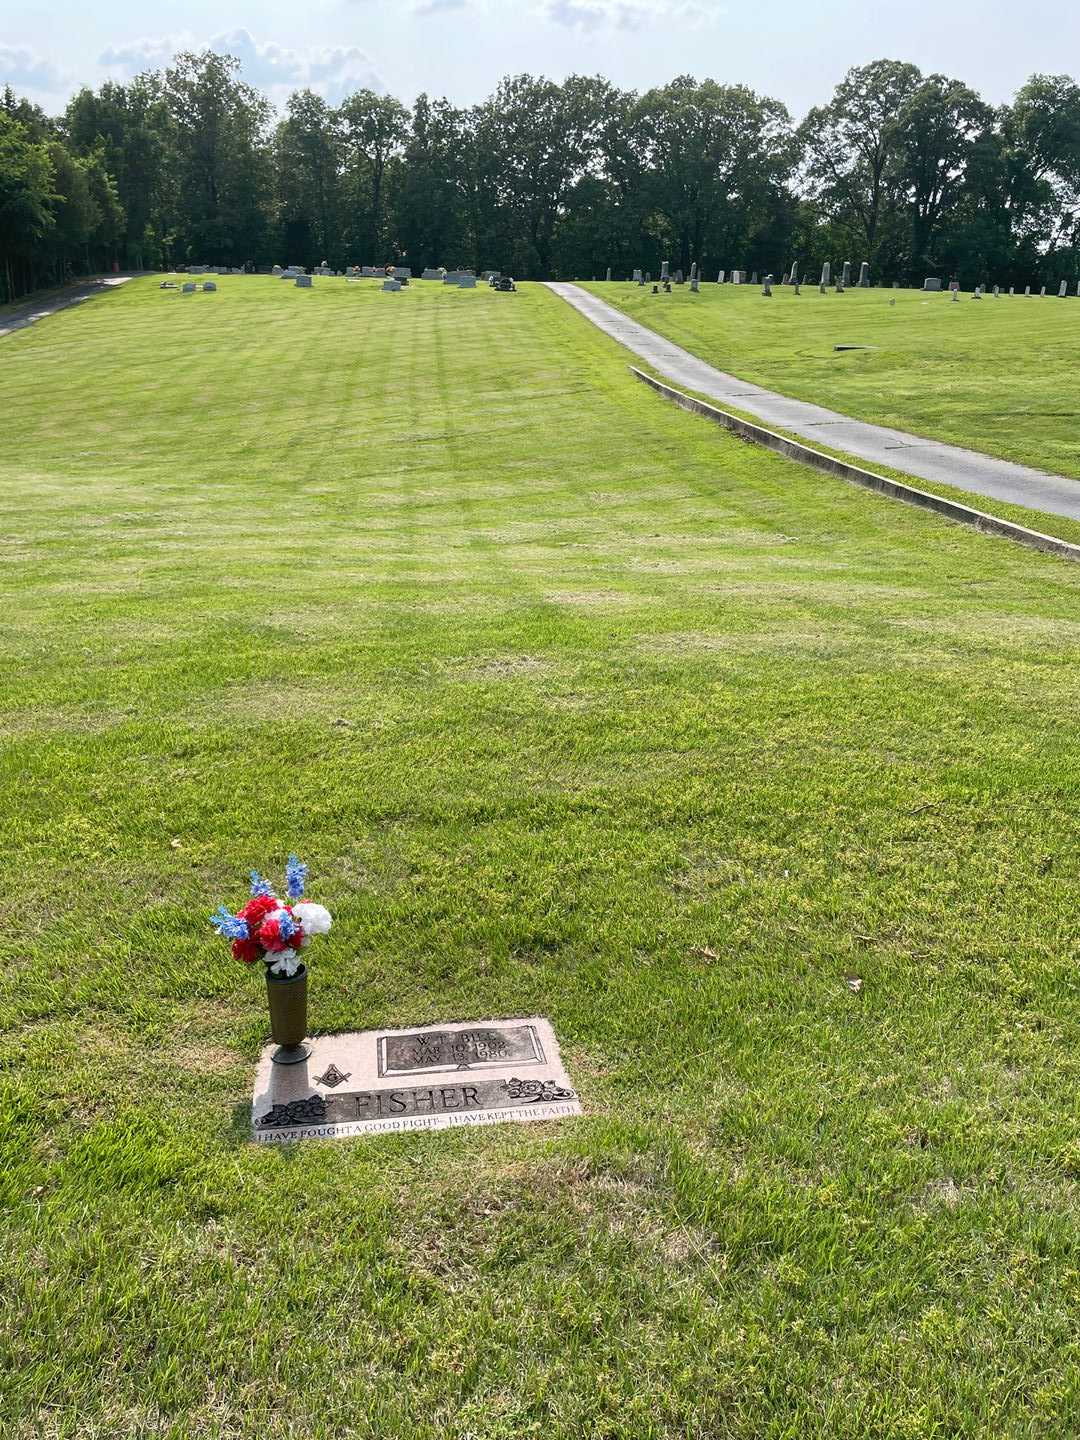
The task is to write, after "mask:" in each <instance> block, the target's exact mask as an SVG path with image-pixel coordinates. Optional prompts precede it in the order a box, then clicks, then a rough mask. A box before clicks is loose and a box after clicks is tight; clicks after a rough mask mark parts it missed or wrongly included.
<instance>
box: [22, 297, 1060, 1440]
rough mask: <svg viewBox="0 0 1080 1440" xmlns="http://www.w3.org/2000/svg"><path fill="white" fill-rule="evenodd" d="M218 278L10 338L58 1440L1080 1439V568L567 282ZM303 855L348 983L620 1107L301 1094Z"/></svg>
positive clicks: (27, 1128)
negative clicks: (350, 1102)
mask: <svg viewBox="0 0 1080 1440" xmlns="http://www.w3.org/2000/svg"><path fill="white" fill-rule="evenodd" d="M220 285H221V289H220V292H219V293H218V295H216V296H203V295H201V294H200V295H197V296H194V297H181V296H179V295H176V294H168V293H162V292H159V291H158V290H157V289H156V286H155V282H154V281H153V280H145V281H143V280H140V281H133V282H131V283H130V284H129V285H127V286H125V287H124V288H123V289H122V290H120V291H119V292H117V293H115V294H113V295H111V296H109V297H107V298H101V299H97V300H94V301H93V302H91V303H89V304H87V305H85V306H80V307H77V308H76V309H73V310H70V311H67V312H65V313H63V314H62V315H59V316H57V317H55V318H54V319H51V320H48V321H46V322H43V323H41V324H40V325H37V326H35V327H33V328H32V329H30V330H28V331H25V332H22V333H19V334H17V335H15V336H12V337H9V338H8V339H7V340H6V341H4V342H2V343H0V479H2V486H0V503H2V507H3V516H2V519H3V524H2V529H0V536H2V546H3V559H4V566H3V586H4V605H3V616H4V625H3V628H2V631H0V646H2V652H3V676H4V685H3V688H2V692H0V728H2V730H3V745H2V749H0V765H2V780H3V786H4V795H5V801H6V803H5V805H4V807H3V810H2V817H0V878H2V880H3V884H4V894H5V895H6V897H7V904H8V907H9V923H8V925H7V926H6V927H5V928H4V931H3V934H2V937H0V959H2V965H0V1107H2V1108H0V1147H2V1155H0V1196H2V1204H0V1358H2V1361H3V1363H2V1364H0V1414H2V1415H3V1416H4V1421H3V1426H2V1431H3V1436H4V1440H30V1437H34V1440H118V1437H123V1440H127V1437H136V1436H137V1437H155V1440H158V1437H169V1440H211V1437H212V1440H292V1437H304V1440H344V1437H346V1436H348V1437H350V1440H351V1437H364V1440H368V1437H370V1440H376V1437H378V1440H398V1437H401V1440H467V1437H471V1440H532V1437H535V1440H581V1437H588V1440H683V1437H693V1440H721V1437H725V1440H727V1437H736V1440H781V1437H783V1440H806V1437H820V1440H837V1437H881V1436H889V1437H894V1436H898V1437H911V1440H925V1437H949V1440H952V1437H957V1436H979V1437H986V1440H991V1437H994V1440H998V1437H1002V1436H1010V1437H1012V1436H1017V1437H1021V1436H1022V1437H1033V1436H1046V1437H1059V1436H1061V1435H1063V1434H1066V1433H1075V1416H1076V1414H1077V1406H1078V1405H1080V1341H1078V1339H1077V1336H1078V1326H1080V1139H1078V1135H1077V1093H1078V1089H1080V983H1078V978H1077V961H1078V959H1080V947H1078V944H1077V925H1076V917H1077V902H1078V899H1080V891H1078V885H1077V841H1078V838H1080V836H1078V827H1077V821H1076V809H1077V798H1078V789H1080V752H1078V748H1077V724H1076V717H1077V715H1078V714H1080V667H1078V661H1080V610H1078V600H1080V567H1077V566H1076V565H1073V564H1070V563H1069V562H1067V561H1063V560H1056V559H1052V558H1048V557H1043V556H1039V555H1037V554H1033V553H1031V552H1028V551H1025V550H1023V549H1022V548H1020V547H1018V546H1015V545H1011V544H1009V543H1007V542H1004V541H996V540H992V539H988V538H984V537H982V536H979V535H977V534H975V533H972V532H969V531H968V530H966V529H964V528H962V527H959V526H955V525H950V524H948V523H946V522H944V521H941V520H938V519H935V518H934V517H932V516H929V515H927V514H923V513H921V512H919V511H916V510H913V509H910V508H907V507H905V506H902V505H898V504H895V503H892V502H889V501H887V500H884V499H881V498H879V497H877V496H874V495H871V494H868V493H866V492H863V491H860V490H857V489H855V488H853V487H850V486H847V485H845V484H843V483H841V482H838V481H835V480H832V479H830V478H827V477H825V476H822V475H818V474H816V473H815V472H812V471H810V470H808V469H805V468H803V467H800V466H797V465H793V464H790V463H788V462H786V461H784V460H782V459H779V458H778V457H775V456H772V455H770V454H767V453H765V452H762V451H759V450H755V449H753V448H749V447H747V446H745V445H743V444H741V443H739V442H738V441H736V440H734V439H732V438H731V437H729V436H727V435H725V434H723V433H720V432H718V431H717V429H716V428H715V427H714V426H712V425H710V424H709V423H708V422H706V421H702V420H697V419H695V418H693V417H690V416H687V415H685V414H683V413H682V412H680V411H678V410H676V409H674V408H673V407H671V406H670V405H669V404H667V403H666V402H665V401H664V400H662V399H661V398H659V397H658V396H655V395H653V394H651V393H650V392H648V391H647V390H645V388H644V387H642V386H641V385H640V384H638V383H636V382H635V381H634V380H633V379H632V378H631V377H630V376H629V374H628V372H627V368H626V363H625V356H624V354H623V353H622V351H621V350H620V349H619V347H618V346H616V345H615V344H613V343H612V342H610V341H609V340H607V339H606V338H605V337H604V336H602V335H601V334H600V333H599V332H598V331H596V330H595V329H594V328H593V327H592V326H590V325H589V324H588V322H587V321H585V320H584V319H582V318H581V317H580V316H578V315H576V314H575V313H574V312H573V311H572V310H571V309H570V307H569V306H567V305H566V304H565V303H564V302H563V301H561V300H559V299H558V298H556V297H555V296H553V295H552V294H550V293H549V292H547V291H546V290H544V289H542V288H540V287H535V286H523V287H522V289H521V291H520V293H519V294H517V295H496V294H494V293H492V292H490V291H488V290H486V289H478V290H476V291H474V292H463V291H457V290H450V289H443V288H442V287H437V286H433V285H432V286H427V287H425V286H423V285H420V284H417V285H413V286H410V287H409V288H408V289H407V290H406V291H404V292H402V293H401V294H397V295H390V294H387V295H384V294H382V293H381V291H379V290H378V288H377V286H376V285H375V284H372V285H370V286H364V287H361V286H346V284H345V283H344V282H343V281H323V280H316V281H315V284H314V287H313V288H312V290H311V291H302V290H297V289H296V288H295V287H293V286H291V285H288V286H286V285H283V284H281V283H280V282H278V281H273V280H269V279H257V278H247V277H245V278H238V277H225V278H223V279H222V280H221V282H220ZM755 298H756V297H749V296H747V297H744V296H740V297H738V299H737V301H736V305H737V306H739V307H742V306H743V305H744V303H745V307H746V313H747V314H749V313H750V310H751V309H752V303H753V301H754V299H755ZM683 300H684V297H682V296H679V297H677V299H676V301H675V302H674V305H673V307H672V310H671V313H672V314H674V313H676V307H677V306H681V305H682V304H683ZM727 300H728V296H727V294H725V295H724V296H723V297H722V298H718V299H716V300H713V299H712V298H709V299H707V300H705V301H704V304H703V313H706V314H708V313H712V312H713V311H714V310H716V311H719V310H721V309H722V308H723V306H724V305H725V304H726V303H727ZM879 300H880V297H879V296H877V295H871V296H869V297H860V296H848V297H845V298H844V299H842V300H836V301H835V302H834V300H833V299H832V298H831V297H830V300H829V302H828V304H829V306H830V307H832V306H833V305H834V303H835V306H837V307H838V306H840V305H848V306H849V312H848V313H854V314H856V315H858V314H862V313H867V314H869V313H870V308H871V306H872V304H873V303H875V302H877V301H879ZM909 302H910V297H906V298H905V304H907V303H909ZM825 303H826V302H824V301H822V302H821V308H822V310H823V311H824V307H825ZM946 303H947V302H946ZM990 303H991V302H987V303H986V304H985V305H984V307H983V311H982V312H981V313H980V317H979V321H978V322H976V321H975V320H974V319H968V318H966V314H965V318H964V319H963V320H962V321H961V322H960V323H963V324H965V325H973V324H975V323H985V324H990V323H991V322H990V319H989V318H984V317H986V316H987V312H988V311H989V310H990ZM784 304H787V301H786V300H785V301H783V302H781V304H780V305H778V306H777V307H776V309H777V312H779V311H780V309H781V306H782V305H784ZM817 304H818V301H817V299H816V298H813V297H808V308H810V307H816V306H817ZM1031 304H1032V306H1033V308H1034V307H1035V302H1031ZM1014 305H1015V307H1016V308H1017V309H1019V307H1020V302H1019V301H1017V302H1014ZM706 307H708V308H707V309H706ZM942 308H943V307H942ZM977 308H978V307H971V306H970V305H969V306H968V309H977ZM1003 308H1004V307H1003ZM1038 308H1039V313H1046V314H1054V315H1055V316H1056V315H1057V314H1058V313H1061V314H1066V313H1067V314H1068V315H1071V314H1073V313H1074V312H1073V310H1072V307H1071V306H1065V305H1062V306H1061V310H1060V312H1058V311H1057V310H1052V309H1051V307H1050V304H1049V302H1047V304H1046V306H1045V307H1038ZM1075 313H1076V315H1077V317H1078V318H1080V308H1078V309H1077V310H1076V311H1075ZM934 323H935V324H938V323H940V324H943V325H944V324H948V323H950V317H948V316H947V317H946V318H945V319H944V320H940V321H937V320H936V321H935V322H934ZM1021 323H1024V322H1023V321H1021ZM847 333H850V330H849V331H848V332H847ZM1062 334H1064V331H1063V332H1062ZM1030 342H1031V335H1030V333H1029V343H1030ZM1062 343H1064V342H1062ZM1001 364H1002V367H1003V369H1004V368H1006V365H1007V360H1006V357H1004V356H1003V357H1002V360H1001ZM851 373H853V374H854V373H856V372H855V371H854V370H853V371H852V372H851ZM1053 390H1054V387H1053V386H1052V385H1048V386H1047V394H1048V396H1049V395H1051V394H1052V393H1053ZM829 398H830V399H831V400H836V399H837V397H836V396H830V397H829ZM986 403H987V404H989V402H988V401H987V402H986ZM1062 408H1064V406H1063V407H1062ZM1031 433H1032V434H1034V429H1033V428H1032V430H1031ZM1046 443H1047V444H1048V445H1049V444H1050V443H1051V441H1050V440H1049V439H1048V440H1047V442H1046ZM1029 458H1031V457H1029ZM290 849H296V850H297V851H298V852H299V853H300V854H301V855H302V856H304V857H305V858H306V859H307V860H308V861H309V863H310V864H311V867H312V877H313V880H314V882H315V883H314V885H313V886H312V893H313V896H314V898H317V899H320V900H323V901H324V902H325V903H326V904H328V905H329V906H330V908H331V909H332V910H333V911H334V914H335V927H334V930H333V932H332V933H331V935H330V936H329V937H328V939H326V940H324V941H321V942H319V944H320V948H319V950H318V952H317V954H315V957H314V959H315V963H314V967H313V973H312V1001H311V1023H312V1027H313V1029H315V1030H317V1031H335V1030H345V1029H358V1028H365V1027H370V1026H377V1025H406V1024H414V1023H421V1022H426V1021H435V1020H440V1019H455V1018H470V1017H487V1016H494V1015H511V1014H528V1013H533V1012H540V1013H543V1014H546V1015H548V1016H550V1017H551V1019H552V1021H553V1022H554V1025H555V1027H556V1031H557V1033H558V1035H559V1037H560V1040H561V1042H562V1047H563V1056H564V1059H565V1061H566V1063H567V1066H568V1069H569V1071H570V1075H571V1078H572V1080H573V1081H574V1083H575V1084H576V1085H577V1086H578V1088H579V1090H580V1092H581V1095H582V1098H583V1101H584V1103H585V1107H586V1110H587V1114H586V1115H585V1116H584V1117H583V1118H581V1119H579V1120H571V1121H567V1122H564V1123H559V1124H556V1125H550V1126H540V1125H537V1126H495V1127H491V1128H488V1129H483V1130H472V1131H449V1132H442V1133H419V1134H414V1135H403V1136H394V1137H377V1138H369V1139H358V1140H350V1141H343V1142H330V1143H308V1144H306V1145H303V1146H299V1147H289V1146H284V1147H277V1146H255V1145H253V1144H251V1143H250V1142H249V1140H248V1139H247V1131H246V1126H247V1119H248V1114H249V1105H250V1087H251V1081H252V1075H253V1067H254V1061H255V1057H256V1055H257V1052H258V1050H259V1047H260V1045H261V1044H262V1043H263V1041H264V1040H265V1038H266V1018H265V996H264V994H263V993H262V992H261V988H260V987H261V981H260V978H259V977H258V976H257V975H253V974H251V973H250V972H248V971H245V970H244V969H243V968H242V967H241V966H240V965H239V964H237V963H236V962H233V961H232V960H231V958H230V957H229V955H228V953H227V950H226V949H225V947H224V946H222V944H221V943H220V942H218V941H216V940H215V938H214V936H213V934H212V933H211V931H210V929H209V926H208V924H207V921H206V916H207V914H208V912H209V911H210V910H211V909H212V908H213V906H214V905H216V904H217V903H218V901H219V900H226V901H230V900H233V899H235V900H236V901H237V902H239V900H240V899H241V898H242V896H243V895H244V894H245V890H246V887H245V881H244V876H245V874H246V870H247V868H248V867H249V866H250V865H254V866H257V867H258V868H259V869H260V870H263V871H268V872H271V873H274V874H277V873H278V872H280V870H281V867H282V864H283V862H284V859H285V856H286V854H287V852H288V851H289V850H290ZM848 977H857V978H858V979H859V980H861V981H862V986H861V988H855V989H853V988H852V986H851V985H850V984H849V979H848Z"/></svg>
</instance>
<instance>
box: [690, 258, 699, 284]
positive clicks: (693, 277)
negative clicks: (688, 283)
mask: <svg viewBox="0 0 1080 1440" xmlns="http://www.w3.org/2000/svg"><path fill="white" fill-rule="evenodd" d="M697 278H698V268H697V261H696V260H695V261H694V263H693V264H692V265H691V266H690V279H691V280H696V279H697Z"/></svg>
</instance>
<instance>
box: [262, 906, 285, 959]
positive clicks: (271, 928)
mask: <svg viewBox="0 0 1080 1440" xmlns="http://www.w3.org/2000/svg"><path fill="white" fill-rule="evenodd" d="M275 908H276V907H275ZM258 938H259V944H260V945H261V946H262V947H263V949H264V950H269V951H270V952H271V953H275V954H276V953H277V951H279V950H288V949H289V942H288V941H287V940H283V939H282V938H281V921H280V920H264V921H263V923H262V924H261V925H260V926H259V937H258Z"/></svg>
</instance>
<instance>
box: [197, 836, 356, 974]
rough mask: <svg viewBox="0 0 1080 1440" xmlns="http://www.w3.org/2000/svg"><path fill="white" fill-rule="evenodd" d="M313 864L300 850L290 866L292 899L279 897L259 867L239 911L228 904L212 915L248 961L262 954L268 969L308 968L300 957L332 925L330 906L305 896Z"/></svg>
mask: <svg viewBox="0 0 1080 1440" xmlns="http://www.w3.org/2000/svg"><path fill="white" fill-rule="evenodd" d="M307 873H308V867H307V866H306V865H304V864H303V863H302V862H301V861H300V860H298V859H297V858H296V856H295V855H290V856H289V862H288V864H287V865H286V867H285V891H286V894H287V895H288V897H289V898H288V900H287V901H282V900H279V899H278V897H277V896H276V895H275V894H274V888H273V886H272V885H271V884H270V881H269V880H264V879H263V878H262V876H261V875H260V874H259V872H258V871H257V870H252V872H251V899H250V900H249V901H248V902H247V904H246V905H245V906H244V908H243V909H242V910H238V911H237V912H236V914H235V915H233V914H232V913H231V912H230V911H228V910H227V909H226V908H225V906H224V905H219V906H218V909H217V912H216V913H215V914H213V915H211V917H210V923H211V924H212V925H213V926H214V928H215V930H217V932H218V934H219V935H221V936H223V937H224V939H226V940H231V941H232V953H233V955H234V956H235V957H236V959H237V960H243V962H244V964H245V965H254V963H255V961H256V960H262V961H263V962H264V964H265V965H266V970H267V975H268V976H269V975H277V976H281V977H283V978H291V977H292V976H294V975H295V974H297V972H298V971H299V970H301V969H302V968H303V964H304V962H303V960H302V959H301V958H300V957H301V955H302V954H303V952H304V950H305V949H306V948H307V947H308V945H310V944H311V941H312V939H313V938H314V937H315V936H316V935H325V934H326V933H327V931H328V930H329V929H330V925H331V923H332V922H331V918H330V911H329V910H327V908H326V906H325V905H315V904H312V903H311V901H308V900H305V899H304V898H303V895H304V886H305V885H306V884H307Z"/></svg>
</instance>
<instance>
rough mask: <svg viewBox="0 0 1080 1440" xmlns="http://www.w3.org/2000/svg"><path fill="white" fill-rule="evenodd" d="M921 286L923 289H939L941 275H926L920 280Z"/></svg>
mask: <svg viewBox="0 0 1080 1440" xmlns="http://www.w3.org/2000/svg"><path fill="white" fill-rule="evenodd" d="M922 288H923V289H924V290H940V289H941V277H940V276H939V275H928V276H927V278H926V279H925V280H924V281H923V282H922Z"/></svg>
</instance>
